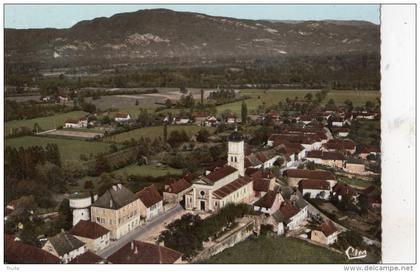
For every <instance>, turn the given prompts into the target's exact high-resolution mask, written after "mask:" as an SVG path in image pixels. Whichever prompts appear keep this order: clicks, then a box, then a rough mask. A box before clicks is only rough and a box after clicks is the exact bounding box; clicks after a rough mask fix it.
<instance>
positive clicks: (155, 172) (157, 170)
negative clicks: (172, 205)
mask: <svg viewBox="0 0 420 272" xmlns="http://www.w3.org/2000/svg"><path fill="white" fill-rule="evenodd" d="M112 173H114V174H124V175H127V176H130V175H133V176H151V177H164V176H167V175H182V170H180V169H175V168H172V167H169V166H164V165H163V166H157V165H141V166H139V165H137V164H132V165H129V166H126V167H124V168H121V169H118V170H116V171H114V172H112Z"/></svg>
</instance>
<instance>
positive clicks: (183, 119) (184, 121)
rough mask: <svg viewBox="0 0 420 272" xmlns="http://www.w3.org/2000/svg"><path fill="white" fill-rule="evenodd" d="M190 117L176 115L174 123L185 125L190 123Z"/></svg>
mask: <svg viewBox="0 0 420 272" xmlns="http://www.w3.org/2000/svg"><path fill="white" fill-rule="evenodd" d="M190 121H191V120H190V118H188V117H176V118H174V124H176V125H185V124H188V123H190Z"/></svg>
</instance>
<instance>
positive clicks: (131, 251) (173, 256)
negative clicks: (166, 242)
mask: <svg viewBox="0 0 420 272" xmlns="http://www.w3.org/2000/svg"><path fill="white" fill-rule="evenodd" d="M182 255H183V254H182V253H181V252H178V251H175V250H172V249H170V248H167V247H162V246H158V245H155V244H150V243H145V242H141V241H132V242H130V243H127V244H126V245H125V246H123V247H122V248H121V249H119V250H118V251H117V252H115V253H114V254H112V255H111V256H109V257H108V260H109V261H110V262H111V263H113V264H173V263H175V262H176V261H177V260H179V259H180V258H181V257H182Z"/></svg>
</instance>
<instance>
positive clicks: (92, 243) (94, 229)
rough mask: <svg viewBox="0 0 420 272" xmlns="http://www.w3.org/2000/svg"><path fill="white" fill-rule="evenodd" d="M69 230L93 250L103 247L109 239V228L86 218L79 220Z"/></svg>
mask: <svg viewBox="0 0 420 272" xmlns="http://www.w3.org/2000/svg"><path fill="white" fill-rule="evenodd" d="M69 232H70V234H71V235H73V236H74V237H76V238H77V239H79V240H80V241H82V242H84V243H85V244H86V247H87V248H88V250H91V251H93V252H96V251H99V250H101V249H104V248H105V247H106V246H108V244H109V240H110V231H109V230H107V229H106V228H104V227H103V226H101V225H99V224H98V223H96V222H91V221H86V220H80V221H79V222H78V223H77V224H76V225H75V226H74V227H73V228H72V229H71V230H70V231H69Z"/></svg>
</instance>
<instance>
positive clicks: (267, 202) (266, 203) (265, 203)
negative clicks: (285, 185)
mask: <svg viewBox="0 0 420 272" xmlns="http://www.w3.org/2000/svg"><path fill="white" fill-rule="evenodd" d="M276 196H277V193H276V192H274V191H268V192H267V193H266V194H265V195H264V196H263V197H262V198H260V199H259V200H258V201H257V202H255V203H254V206H257V207H262V208H266V209H270V208H271V207H272V206H273V204H274V201H275V200H276Z"/></svg>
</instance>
